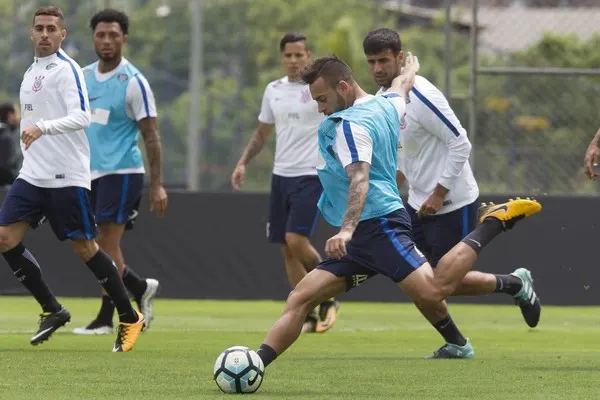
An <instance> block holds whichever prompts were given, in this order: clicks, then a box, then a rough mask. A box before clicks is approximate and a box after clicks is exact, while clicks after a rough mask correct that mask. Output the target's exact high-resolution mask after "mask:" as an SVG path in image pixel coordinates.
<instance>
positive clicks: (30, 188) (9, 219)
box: [0, 6, 144, 352]
mask: <svg viewBox="0 0 600 400" xmlns="http://www.w3.org/2000/svg"><path fill="white" fill-rule="evenodd" d="M66 35H67V31H66V30H65V23H64V16H63V13H62V11H61V10H60V9H58V8H56V7H52V6H49V7H41V8H39V9H38V10H37V11H36V13H35V15H34V17H33V23H32V27H31V39H32V41H33V42H34V44H35V59H34V62H33V64H32V65H31V67H29V69H28V70H27V71H26V72H25V75H24V77H23V82H22V83H21V90H20V100H21V110H22V118H21V132H22V133H21V141H22V145H21V149H22V150H23V157H24V159H23V167H22V168H21V171H20V172H19V176H18V177H17V179H16V181H15V182H14V184H13V185H12V186H11V188H10V190H9V191H8V194H7V196H6V199H5V200H4V203H3V204H2V208H1V209H0V253H2V255H3V256H4V259H5V260H6V261H7V263H8V265H9V266H10V268H11V269H12V270H13V273H14V275H15V277H16V278H17V279H18V280H19V282H21V283H22V284H23V286H25V287H26V288H27V289H28V290H29V291H30V292H31V294H32V295H33V296H34V297H35V299H36V300H37V301H38V303H39V304H40V306H41V307H42V314H41V318H40V326H39V329H38V331H37V332H36V334H35V335H34V336H33V337H32V338H31V344H33V345H36V344H38V343H41V342H43V341H45V340H47V339H48V338H50V336H51V335H52V333H54V331H56V330H57V329H58V328H60V327H62V326H64V325H65V324H66V323H67V322H69V321H70V319H71V315H70V314H69V312H68V311H67V310H66V308H64V307H63V306H62V305H61V304H60V303H59V302H58V301H57V299H56V298H55V297H54V295H53V294H52V292H51V291H50V289H49V288H48V286H47V285H46V283H45V282H44V280H43V278H42V271H41V268H40V266H39V264H38V262H37V261H36V259H35V258H34V256H33V255H32V254H31V252H29V250H27V249H26V248H25V247H24V246H23V244H22V243H21V241H22V240H23V237H24V236H25V233H26V232H27V230H28V229H29V228H30V227H34V228H35V227H37V226H39V224H40V223H41V221H42V220H43V219H44V218H46V219H47V220H48V222H49V223H50V227H51V228H52V231H53V232H54V234H55V235H56V237H57V238H58V239H59V240H60V241H64V240H66V239H69V240H70V241H71V245H72V248H73V250H74V252H75V253H76V254H77V255H78V256H79V257H80V258H81V259H82V261H84V262H85V263H86V264H87V266H88V268H89V269H90V270H91V271H92V272H93V273H94V275H95V276H96V278H97V279H98V282H99V283H100V284H101V285H102V287H103V288H104V290H106V292H107V293H108V295H109V296H110V297H111V299H112V301H113V303H114V304H115V307H116V308H117V311H118V313H119V329H118V333H117V340H116V342H115V344H114V347H113V351H114V352H127V351H130V350H131V349H133V347H134V345H135V342H136V340H137V338H138V336H139V334H140V332H141V330H142V327H143V325H144V317H143V316H142V314H140V313H138V312H136V311H135V310H134V309H133V307H132V306H131V302H130V301H129V297H128V295H127V291H126V289H125V286H124V285H123V281H122V280H121V276H120V275H119V271H118V270H117V267H116V265H115V263H114V261H113V260H112V259H111V258H110V257H109V256H108V255H107V254H106V253H105V252H104V251H102V250H101V249H100V248H99V246H98V244H97V243H96V242H95V240H94V239H95V238H96V236H97V231H96V222H95V220H94V214H93V210H92V208H91V206H90V199H89V196H90V183H91V179H90V174H91V171H90V146H89V143H88V140H87V138H86V135H85V132H84V129H85V128H87V127H88V126H89V124H90V120H91V116H90V106H89V102H88V98H87V96H88V94H87V87H86V85H85V81H84V79H83V72H82V71H81V68H80V67H79V65H78V64H77V63H76V62H75V61H73V60H72V59H71V58H70V57H69V56H68V55H66V53H65V52H64V51H63V50H62V49H61V48H60V46H61V43H62V41H63V40H64V39H65V37H66Z"/></svg>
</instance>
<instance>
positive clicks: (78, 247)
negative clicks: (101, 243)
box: [71, 240, 99, 262]
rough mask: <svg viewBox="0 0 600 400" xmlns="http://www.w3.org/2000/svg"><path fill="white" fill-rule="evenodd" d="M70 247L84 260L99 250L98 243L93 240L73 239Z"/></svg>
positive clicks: (87, 259)
mask: <svg viewBox="0 0 600 400" xmlns="http://www.w3.org/2000/svg"><path fill="white" fill-rule="evenodd" d="M71 247H72V248H73V251H74V252H75V254H77V256H78V257H79V258H81V259H82V260H83V261H85V262H88V261H89V260H91V259H92V257H94V256H95V255H96V253H97V252H98V250H99V247H98V244H97V243H96V242H95V241H94V240H73V241H72V242H71Z"/></svg>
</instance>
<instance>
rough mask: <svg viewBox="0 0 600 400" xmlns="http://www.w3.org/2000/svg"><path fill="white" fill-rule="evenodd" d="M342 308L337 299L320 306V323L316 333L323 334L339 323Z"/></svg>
mask: <svg viewBox="0 0 600 400" xmlns="http://www.w3.org/2000/svg"><path fill="white" fill-rule="evenodd" d="M339 308H340V302H339V301H337V300H335V299H329V300H326V301H324V302H322V303H321V305H320V306H319V321H318V322H317V326H316V329H315V332H318V333H323V332H327V331H328V330H329V329H331V328H333V326H334V325H335V322H336V321H337V312H338V310H339Z"/></svg>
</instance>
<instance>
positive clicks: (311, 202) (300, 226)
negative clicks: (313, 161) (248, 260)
mask: <svg viewBox="0 0 600 400" xmlns="http://www.w3.org/2000/svg"><path fill="white" fill-rule="evenodd" d="M321 192H323V187H322V186H321V181H320V180H319V177H318V176H316V175H307V176H297V177H293V178H286V177H283V176H279V175H273V177H272V179H271V196H270V200H269V203H270V204H269V222H268V223H267V239H268V240H269V242H273V243H285V234H286V233H287V232H292V233H298V234H300V235H303V236H306V237H311V236H312V234H313V231H314V229H315V227H316V226H317V221H318V219H319V209H318V208H317V203H318V202H319V197H321Z"/></svg>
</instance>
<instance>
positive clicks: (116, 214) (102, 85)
mask: <svg viewBox="0 0 600 400" xmlns="http://www.w3.org/2000/svg"><path fill="white" fill-rule="evenodd" d="M90 27H91V28H92V31H93V40H94V47H95V50H96V53H97V54H98V58H99V60H98V61H96V62H95V63H93V64H90V65H88V66H87V67H85V68H84V69H83V73H84V76H85V81H86V85H87V87H88V95H89V100H90V107H91V109H92V123H91V124H90V126H89V128H88V129H86V134H87V138H88V141H89V143H90V151H91V166H92V207H93V208H94V214H95V218H96V223H97V224H98V230H99V232H100V235H99V238H98V243H99V244H100V247H102V249H104V251H106V252H107V253H108V254H109V255H110V256H111V257H112V258H113V259H114V260H115V262H116V264H117V266H118V267H119V270H120V272H121V275H122V276H123V281H124V283H125V286H126V287H127V289H128V290H129V292H130V293H131V294H132V296H133V298H134V300H135V301H136V303H137V304H138V307H139V309H140V311H141V312H142V314H143V315H144V317H145V320H146V325H145V329H147V328H148V327H149V326H150V323H151V322H152V318H153V315H152V314H153V313H152V299H153V298H154V296H155V295H156V293H157V292H158V289H159V283H158V281H157V280H156V279H142V278H140V277H139V276H138V275H137V274H136V273H135V272H134V271H133V270H132V269H131V268H130V267H129V266H126V265H125V261H124V259H123V254H122V252H121V244H120V243H121V237H122V236H123V233H124V232H125V230H128V229H132V228H133V224H134V222H135V220H136V217H137V215H138V210H139V206H140V202H141V198H142V189H143V186H144V172H145V171H144V160H143V158H142V152H141V150H140V148H139V146H138V139H139V136H140V133H141V135H142V137H143V139H144V143H145V145H146V153H147V154H148V162H149V164H150V208H151V209H154V210H155V211H156V212H157V214H158V215H160V216H162V215H163V214H164V212H165V210H166V207H167V194H166V192H165V189H164V188H163V186H162V182H161V163H162V151H161V140H160V137H159V135H158V131H157V128H156V116H157V113H156V105H155V103H154V94H153V93H152V89H151V88H150V85H149V84H148V82H147V81H146V78H144V76H143V75H142V74H141V73H140V71H139V70H138V69H137V68H136V67H134V66H133V65H132V64H131V63H129V61H127V60H126V59H125V58H124V57H123V56H122V51H121V49H122V46H123V45H124V44H125V43H126V42H127V33H128V30H129V19H128V17H127V16H126V15H125V14H123V13H121V12H118V11H115V10H103V11H100V12H98V13H97V14H95V15H94V16H93V17H92V19H91V22H90ZM113 314H114V306H113V305H112V302H111V301H110V299H109V298H108V297H107V296H103V297H102V305H101V307H100V311H99V312H98V315H97V317H96V318H95V319H94V320H93V321H92V322H91V323H90V324H88V325H87V326H85V327H82V328H77V329H75V330H74V331H73V332H74V333H76V334H82V335H92V334H94V335H98V334H108V333H111V332H112V330H113V323H112V320H113Z"/></svg>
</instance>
